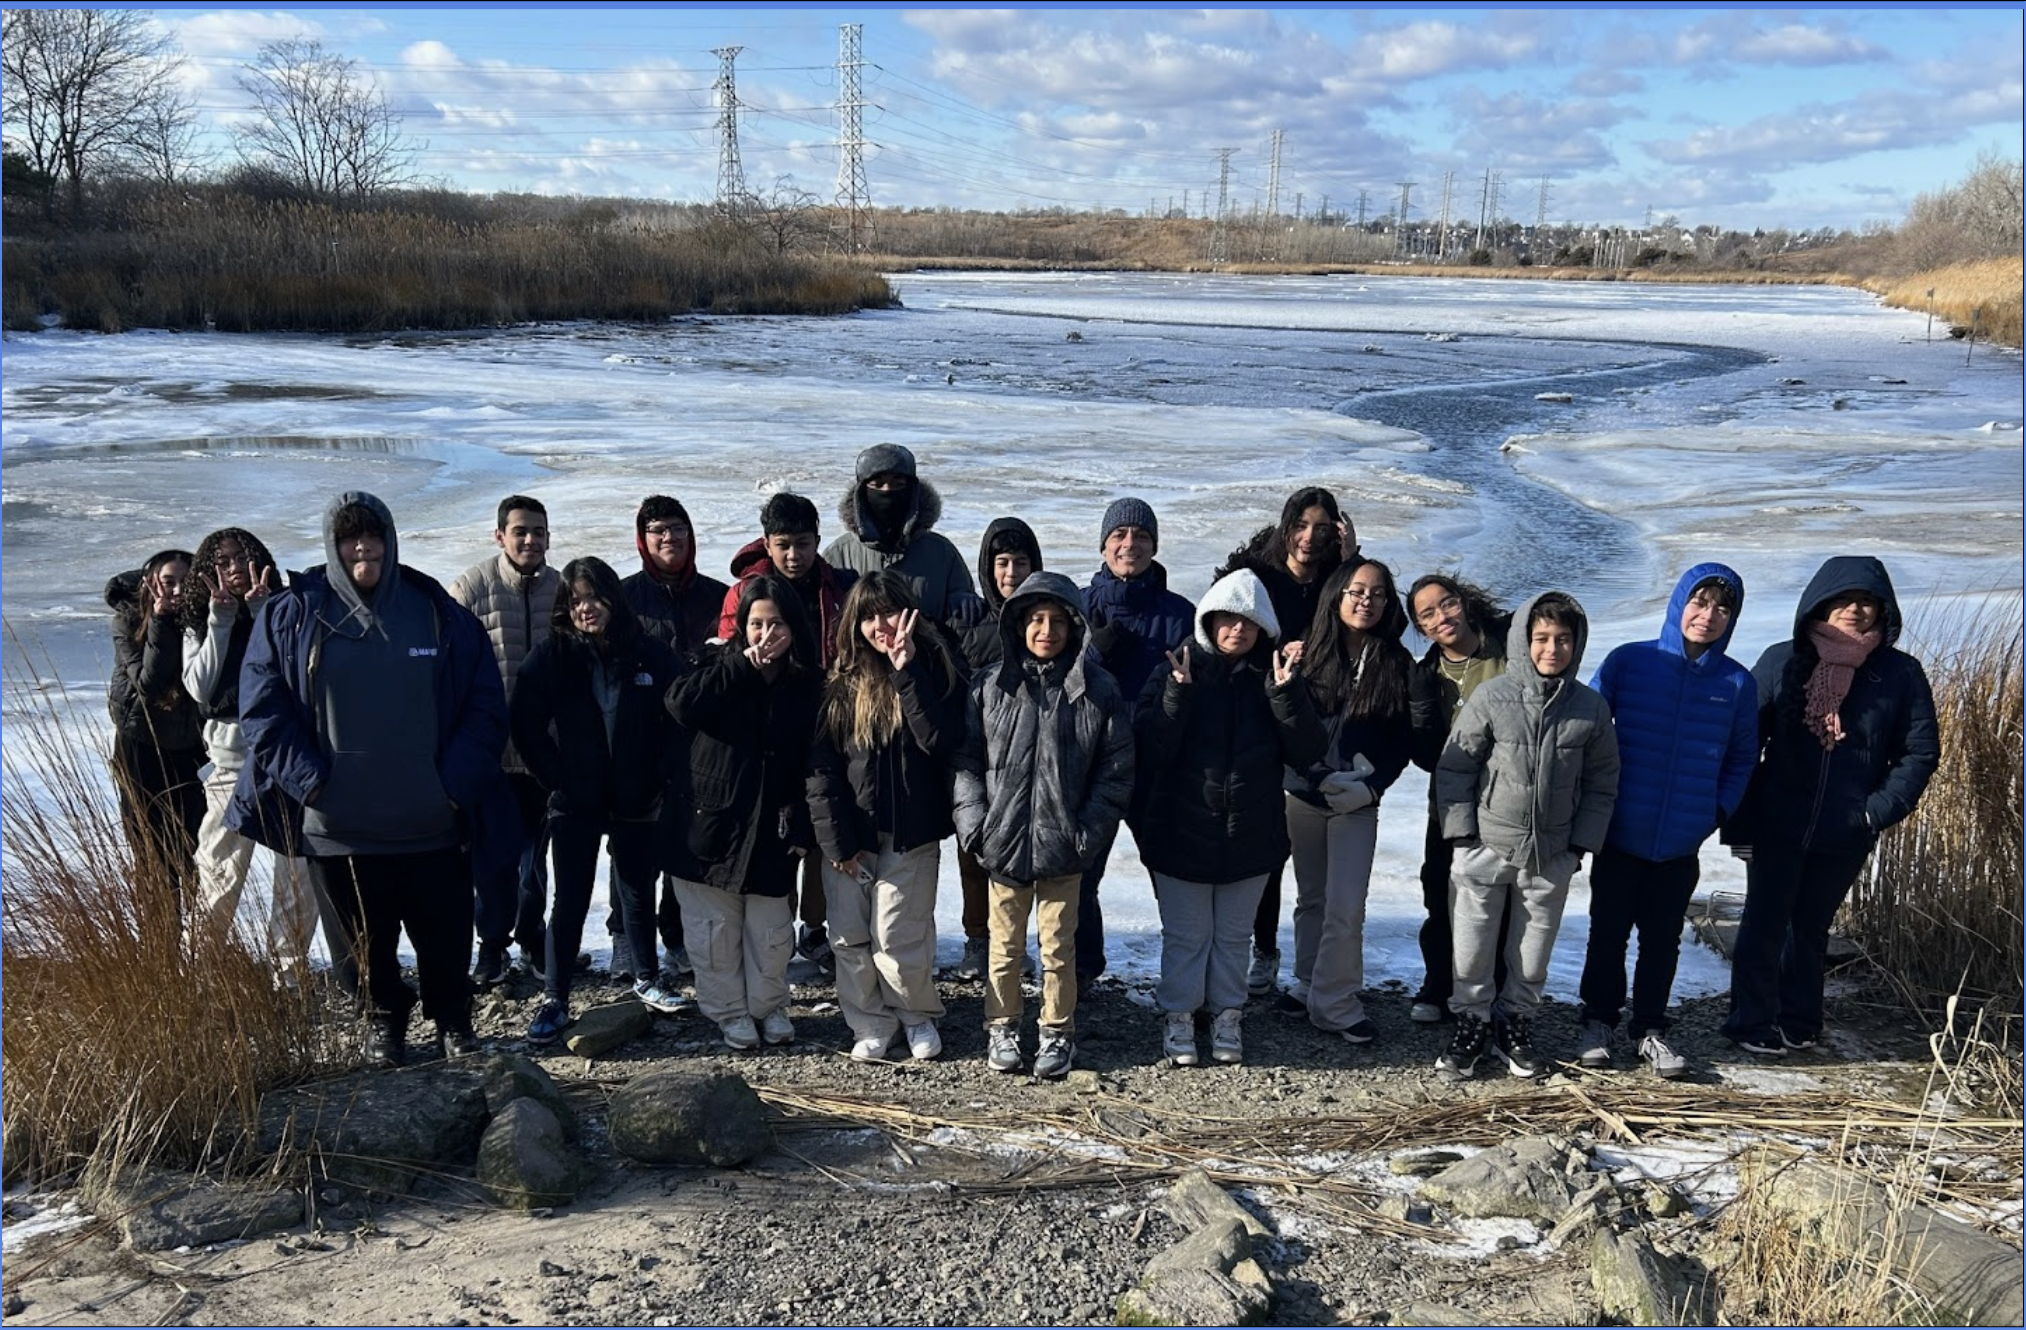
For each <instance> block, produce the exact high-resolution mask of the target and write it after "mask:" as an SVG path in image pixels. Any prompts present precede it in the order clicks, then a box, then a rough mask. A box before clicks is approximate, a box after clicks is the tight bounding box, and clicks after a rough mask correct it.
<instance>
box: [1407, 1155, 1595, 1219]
mask: <svg viewBox="0 0 2026 1330" xmlns="http://www.w3.org/2000/svg"><path fill="white" fill-rule="evenodd" d="M1568 1169H1569V1146H1568V1142H1566V1141H1558V1140H1553V1139H1550V1138H1543V1137H1532V1136H1530V1137H1527V1138H1525V1139H1524V1140H1518V1141H1511V1142H1508V1143H1507V1144H1505V1145H1496V1146H1493V1147H1492V1148H1491V1149H1489V1150H1485V1151H1482V1152H1481V1153H1479V1154H1475V1155H1472V1156H1471V1157H1470V1158H1468V1159H1466V1160H1464V1161H1463V1162H1462V1163H1460V1164H1451V1165H1450V1166H1449V1167H1448V1168H1445V1169H1443V1170H1442V1171H1441V1172H1440V1173H1437V1174H1436V1175H1435V1176H1434V1177H1432V1178H1429V1179H1428V1180H1427V1181H1426V1182H1423V1183H1422V1184H1421V1186H1420V1187H1419V1188H1418V1189H1417V1190H1416V1194H1417V1195H1419V1196H1420V1197H1421V1198H1422V1199H1424V1200H1428V1201H1433V1202H1434V1203H1435V1204H1437V1205H1444V1206H1447V1207H1448V1208H1449V1209H1450V1210H1451V1211H1453V1212H1454V1213H1456V1214H1459V1215H1464V1216H1467V1217H1469V1218H1472V1219H1534V1220H1538V1221H1540V1222H1541V1223H1544V1224H1551V1223H1553V1222H1555V1221H1556V1220H1558V1219H1560V1218H1561V1217H1562V1216H1563V1214H1565V1213H1566V1212H1567V1211H1568V1208H1569V1203H1570V1202H1571V1201H1572V1200H1574V1199H1575V1195H1576V1190H1577V1186H1578V1185H1579V1183H1587V1182H1588V1181H1589V1179H1588V1178H1587V1177H1583V1178H1580V1179H1578V1178H1572V1177H1571V1175H1570V1173H1569V1171H1568Z"/></svg>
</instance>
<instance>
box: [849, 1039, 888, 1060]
mask: <svg viewBox="0 0 2026 1330" xmlns="http://www.w3.org/2000/svg"><path fill="white" fill-rule="evenodd" d="M892 1043H893V1036H892V1035H888V1036H887V1037H886V1038H884V1039H861V1040H859V1041H858V1042H857V1043H855V1044H853V1045H852V1046H851V1060H852V1061H853V1062H884V1061H885V1060H886V1050H887V1048H888V1047H889V1046H890V1045H891V1044H892Z"/></svg>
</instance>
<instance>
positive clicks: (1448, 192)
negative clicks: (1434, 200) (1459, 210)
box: [1435, 171, 1456, 263]
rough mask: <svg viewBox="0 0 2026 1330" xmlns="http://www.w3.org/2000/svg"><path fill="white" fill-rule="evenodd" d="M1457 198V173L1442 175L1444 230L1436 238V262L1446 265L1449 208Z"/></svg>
mask: <svg viewBox="0 0 2026 1330" xmlns="http://www.w3.org/2000/svg"><path fill="white" fill-rule="evenodd" d="M1455 196H1456V172H1454V171H1444V172H1443V173H1442V229H1441V230H1440V231H1438V232H1437V233H1436V237H1435V261H1436V262H1437V263H1444V262H1447V261H1448V258H1449V208H1450V204H1451V202H1452V201H1453V200H1454V198H1455Z"/></svg>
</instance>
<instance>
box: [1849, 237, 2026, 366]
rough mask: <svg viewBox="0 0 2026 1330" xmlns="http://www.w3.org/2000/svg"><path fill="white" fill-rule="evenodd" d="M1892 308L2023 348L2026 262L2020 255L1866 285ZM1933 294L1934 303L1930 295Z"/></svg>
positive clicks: (1965, 333)
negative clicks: (1930, 315) (1929, 316)
mask: <svg viewBox="0 0 2026 1330" xmlns="http://www.w3.org/2000/svg"><path fill="white" fill-rule="evenodd" d="M1866 286H1867V287H1868V288H1869V289H1870V290H1873V291H1876V292H1877V293H1878V294H1879V295H1880V296H1881V297H1882V298H1883V299H1884V301H1885V303H1886V304H1888V305H1893V306H1896V307H1898V308H1900V309H1910V310H1915V311H1919V312H1929V311H1932V312H1933V314H1934V315H1935V317H1937V318H1939V319H1941V320H1943V321H1944V322H1945V323H1946V324H1947V325H1948V326H1949V327H1950V328H1951V329H1952V330H1953V331H1954V333H1955V335H1957V336H1968V335H1969V334H1970V331H1971V329H1972V328H1974V329H1975V330H1976V336H1977V338H1978V339H1979V340H1981V341H1991V342H1999V343H2002V344H2003V345H2005V346H2011V347H2017V346H2020V345H2021V337H2022V329H2021V310H2020V306H2021V292H2022V289H2026V261H2022V260H2021V259H2020V257H2019V256H2018V255H2016V254H2015V255H2013V256H2011V257H2010V258H2002V259H1981V260H1979V261H1977V262H1974V263H1957V264H1951V265H1950V266H1948V267H1946V268H1938V269H1935V270H1933V271H1931V272H1917V273H1914V274H1912V275H1911V276H1907V277H1899V278H1893V279H1884V280H1879V281H1875V282H1869V283H1866ZM1929 291H1933V292H1934V295H1933V297H1932V298H1930V297H1929V295H1928V292H1929Z"/></svg>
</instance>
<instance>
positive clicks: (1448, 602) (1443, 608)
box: [1414, 596, 1463, 623]
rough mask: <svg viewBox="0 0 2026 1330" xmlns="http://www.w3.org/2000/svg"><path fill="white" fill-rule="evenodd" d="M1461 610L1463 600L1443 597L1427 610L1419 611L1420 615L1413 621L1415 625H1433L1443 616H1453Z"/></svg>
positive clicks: (1454, 597) (1456, 597) (1455, 597)
mask: <svg viewBox="0 0 2026 1330" xmlns="http://www.w3.org/2000/svg"><path fill="white" fill-rule="evenodd" d="M1462 608H1463V600H1462V598H1461V597H1458V596H1444V597H1443V598H1442V599H1440V600H1438V601H1436V602H1435V603H1434V604H1433V605H1430V606H1429V607H1428V608H1427V609H1425V610H1423V611H1421V613H1419V614H1417V615H1415V616H1414V620H1415V622H1416V623H1434V622H1435V621H1436V620H1437V619H1439V618H1441V617H1442V616H1443V615H1445V614H1454V613H1456V612H1457V611H1458V610H1460V609H1462Z"/></svg>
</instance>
